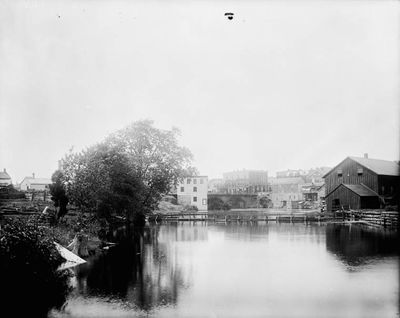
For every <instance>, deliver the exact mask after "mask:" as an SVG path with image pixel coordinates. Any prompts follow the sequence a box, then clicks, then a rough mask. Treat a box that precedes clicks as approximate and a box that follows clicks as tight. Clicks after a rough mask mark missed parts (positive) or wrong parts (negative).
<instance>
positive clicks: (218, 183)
mask: <svg viewBox="0 0 400 318" xmlns="http://www.w3.org/2000/svg"><path fill="white" fill-rule="evenodd" d="M224 184H225V183H224V179H211V180H209V181H208V192H209V193H221V192H223V191H224Z"/></svg>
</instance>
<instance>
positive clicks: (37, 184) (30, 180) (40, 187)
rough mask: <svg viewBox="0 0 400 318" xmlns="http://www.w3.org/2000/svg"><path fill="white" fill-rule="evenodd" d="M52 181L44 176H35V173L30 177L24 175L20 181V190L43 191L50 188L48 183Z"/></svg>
mask: <svg viewBox="0 0 400 318" xmlns="http://www.w3.org/2000/svg"><path fill="white" fill-rule="evenodd" d="M52 183H53V182H52V181H51V179H46V178H35V174H34V173H33V174H32V177H25V178H24V179H23V180H22V182H21V183H20V189H21V190H22V191H30V190H35V191H45V190H49V189H50V184H52Z"/></svg>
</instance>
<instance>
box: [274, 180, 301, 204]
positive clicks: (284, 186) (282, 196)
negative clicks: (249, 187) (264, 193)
mask: <svg viewBox="0 0 400 318" xmlns="http://www.w3.org/2000/svg"><path fill="white" fill-rule="evenodd" d="M304 184H305V182H304V178H303V177H279V178H270V179H269V185H270V186H269V187H270V190H271V196H270V198H271V201H272V204H273V206H274V208H283V207H293V206H297V204H296V203H295V202H298V201H302V200H303V186H304Z"/></svg>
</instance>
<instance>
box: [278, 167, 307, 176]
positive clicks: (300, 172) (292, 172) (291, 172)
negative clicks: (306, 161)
mask: <svg viewBox="0 0 400 318" xmlns="http://www.w3.org/2000/svg"><path fill="white" fill-rule="evenodd" d="M306 174H307V172H306V171H305V170H301V169H299V170H291V169H288V170H285V171H278V172H277V173H276V177H277V178H293V177H301V176H305V175H306Z"/></svg>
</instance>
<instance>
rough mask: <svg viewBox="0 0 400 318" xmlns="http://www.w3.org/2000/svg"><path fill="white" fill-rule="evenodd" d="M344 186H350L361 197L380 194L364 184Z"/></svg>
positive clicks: (347, 185)
mask: <svg viewBox="0 0 400 318" xmlns="http://www.w3.org/2000/svg"><path fill="white" fill-rule="evenodd" d="M343 186H345V187H346V188H348V189H349V190H351V191H353V192H354V193H355V194H357V195H359V196H360V197H376V196H378V194H377V193H376V192H375V191H373V190H372V189H370V188H368V187H367V186H365V185H363V184H345V183H343Z"/></svg>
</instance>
